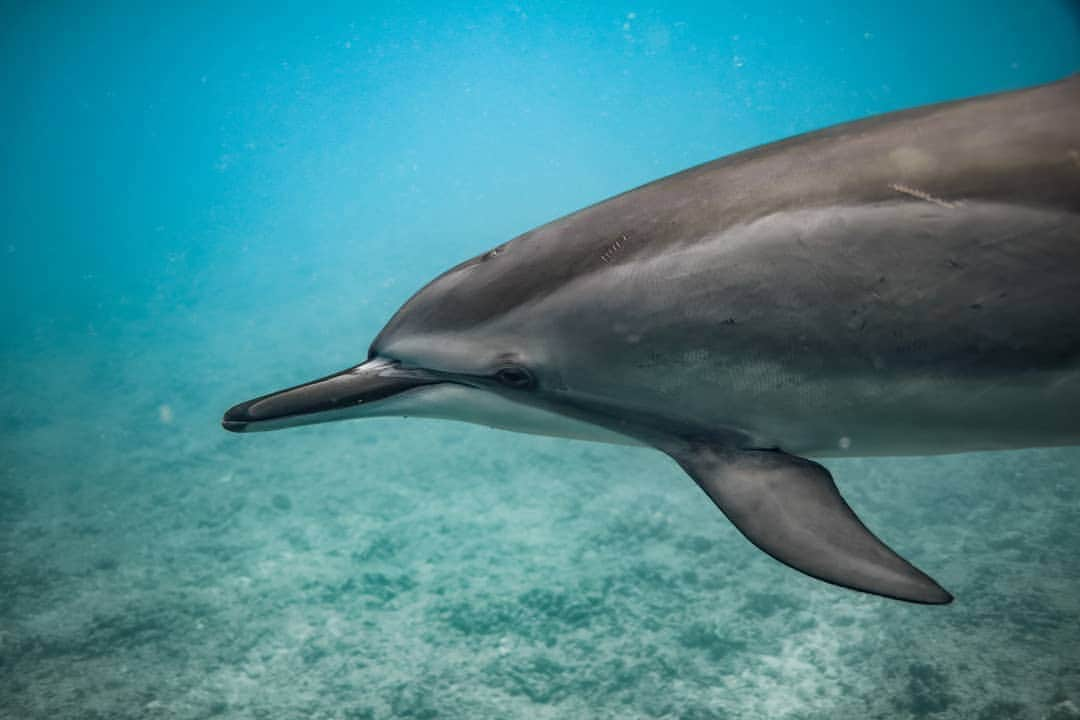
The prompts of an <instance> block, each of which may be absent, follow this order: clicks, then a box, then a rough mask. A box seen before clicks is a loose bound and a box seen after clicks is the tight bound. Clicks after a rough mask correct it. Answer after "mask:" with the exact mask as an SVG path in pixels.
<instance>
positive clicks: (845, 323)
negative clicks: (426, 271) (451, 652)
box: [223, 75, 1080, 603]
mask: <svg viewBox="0 0 1080 720" xmlns="http://www.w3.org/2000/svg"><path fill="white" fill-rule="evenodd" d="M379 415H384V416H385V415H409V416H422V417H434V418H446V419H453V420H464V421H469V422H474V423H481V424H484V425H488V426H493V427H498V428H505V429H509V430H515V431H518V432H527V433H538V434H545V435H556V436H562V437H569V438H579V439H586V440H595V441H600V442H609V443H624V444H632V445H648V446H652V447H655V448H657V449H659V450H661V451H662V452H665V453H667V454H668V455H670V456H671V457H672V458H673V459H674V460H675V461H676V462H677V463H678V464H679V465H680V466H681V467H682V468H683V469H684V470H685V471H686V472H687V474H689V475H690V476H691V477H692V478H693V479H694V480H695V481H696V482H697V483H698V485H700V486H701V488H702V489H703V490H704V491H705V493H706V494H707V495H708V496H709V498H711V499H712V501H713V502H714V503H715V504H716V505H717V506H718V507H719V508H720V509H721V510H722V511H723V512H724V514H725V515H727V517H728V518H729V519H730V520H731V521H732V522H733V523H734V524H735V525H736V526H737V527H738V529H739V530H740V531H741V532H742V533H743V534H744V535H745V536H746V537H747V538H748V539H749V540H750V541H751V542H753V543H754V544H755V545H757V546H758V547H760V548H761V549H762V550H764V551H765V552H767V553H769V554H770V555H772V556H773V557H774V558H776V559H777V560H779V561H781V562H783V563H785V564H787V565H789V566H791V567H793V568H795V569H797V570H800V571H802V572H804V573H807V574H809V575H811V576H813V577H816V578H819V579H821V580H825V581H827V582H830V583H834V584H837V585H841V586H845V587H848V588H853V589H856V590H861V591H864V592H869V593H876V594H879V595H884V596H887V597H892V598H897V599H900V600H906V601H911V602H918V603H947V602H949V601H951V600H952V596H951V595H950V594H949V593H948V592H946V591H945V590H944V589H942V587H941V586H939V585H938V584H937V583H936V582H935V581H934V580H932V579H931V578H930V577H928V576H927V575H925V574H924V573H922V572H921V571H919V570H918V569H916V568H915V567H913V566H912V565H911V564H909V563H908V562H907V561H905V560H904V559H903V558H901V557H900V556H899V555H897V554H896V553H895V552H893V551H892V550H891V549H890V548H889V547H887V546H886V545H885V544H884V543H883V542H881V541H880V540H879V539H878V538H876V537H875V536H874V535H873V534H872V533H871V532H870V531H869V530H867V528H866V527H865V526H864V525H863V524H862V522H860V520H859V518H858V517H857V516H856V515H855V513H854V512H853V511H852V510H851V508H850V507H849V506H848V505H847V503H846V502H844V500H843V498H842V497H841V496H840V494H839V492H838V490H837V488H836V485H835V484H834V482H833V479H832V477H831V476H830V474H829V472H828V470H826V469H825V468H824V467H822V466H821V465H820V464H818V463H816V462H813V461H811V460H808V459H806V456H810V457H817V458H820V457H829V456H868V455H912V454H914V455H924V454H935V453H955V452H967V451H977V450H993V449H1006V448H1024V447H1036V446H1058V445H1077V444H1080V75H1077V76H1072V77H1070V78H1067V79H1065V80H1062V81H1059V82H1056V83H1052V84H1048V85H1043V86H1039V87H1034V88H1029V89H1024V90H1019V91H1014V92H1007V93H1002V94H997V95H990V96H985V97H978V98H973V99H968V100H962V101H958V102H950V103H944V104H939V105H932V106H928V107H922V108H916V109H912V110H905V111H902V112H895V113H890V114H887V115H882V116H878V117H873V118H869V119H865V120H860V121H857V122H852V123H847V124H843V125H838V126H835V127H830V128H827V129H824V130H820V131H817V132H813V133H809V134H806V135H801V136H798V137H794V138H791V139H788V140H784V141H782V142H777V143H774V144H770V145H765V146H763V147H758V148H755V149H751V150H748V151H746V152H742V153H738V154H735V155H732V156H729V157H725V158H721V159H719V160H716V161H714V162H710V163H707V164H705V165H700V166H698V167H694V168H691V169H689V170H686V171H684V172H681V173H678V174H676V175H672V176H670V177H666V178H663V179H661V180H658V181H656V182H653V183H650V184H648V185H644V186H642V187H639V188H637V189H635V190H631V191H630V192H627V193H624V194H622V195H619V196H617V197H614V198H611V199H609V200H607V201H605V202H602V203H599V204H597V205H593V206H591V207H588V208H585V209H583V210H580V211H578V212H575V213H573V214H571V215H568V216H566V217H564V218H562V219H559V220H556V221H554V222H551V223H549V224H547V225H544V226H542V227H539V228H537V229H535V230H531V231H529V232H527V233H525V234H523V235H521V236H519V237H517V238H514V239H513V240H512V241H510V242H508V243H506V244H504V245H500V246H499V247H496V248H495V249H493V250H491V251H489V252H487V253H484V254H483V255H481V256H479V257H476V258H473V259H472V260H468V261H466V262H464V263H462V264H460V265H458V266H457V267H455V268H453V269H451V270H449V271H447V272H445V273H444V274H442V275H440V276H439V277H437V278H436V279H435V280H433V281H431V282H430V283H429V284H428V285H427V286H426V287H424V288H423V289H421V290H420V291H419V292H418V293H416V295H414V296H413V297H412V299H410V300H409V301H408V302H407V303H405V305H404V306H403V307H402V308H401V309H400V310H399V311H398V312H397V313H396V314H395V315H394V316H393V318H391V320H390V322H389V323H388V324H387V326H386V327H385V328H384V329H383V330H382V332H381V333H380V334H379V336H378V337H377V338H376V339H375V341H374V343H373V344H372V346H371V350H370V353H369V355H368V359H367V360H366V361H365V362H363V363H361V364H359V365H357V366H356V367H353V368H350V369H348V370H345V371H343V372H341V373H338V374H336V375H332V376H330V377H327V378H323V379H321V380H316V381H314V382H310V383H307V384H305V385H300V386H297V387H294V388H290V389H287V390H282V391H280V392H276V393H272V394H270V395H265V396H263V397H260V398H256V399H254V400H249V401H248V402H245V403H241V404H239V405H237V406H235V407H233V408H232V409H230V410H229V411H228V412H227V413H226V414H225V417H224V420H223V425H224V427H225V428H226V429H227V430H233V431H237V432H243V431H253V430H264V429H273V428H282V427H289V426H294V425H302V424H308V423H318V422H326V421H331V420H341V419H346V418H360V417H372V416H379Z"/></svg>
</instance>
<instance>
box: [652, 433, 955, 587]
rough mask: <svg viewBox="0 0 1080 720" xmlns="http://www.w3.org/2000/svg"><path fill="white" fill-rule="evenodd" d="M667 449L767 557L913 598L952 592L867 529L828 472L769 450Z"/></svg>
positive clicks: (843, 583)
mask: <svg viewBox="0 0 1080 720" xmlns="http://www.w3.org/2000/svg"><path fill="white" fill-rule="evenodd" d="M669 454H670V455H671V456H672V457H673V458H674V459H675V460H676V462H678V463H679V465H681V466H682V468H683V469H684V470H686V472H687V473H689V474H690V477H692V478H694V480H695V481H696V482H697V484H698V485H700V486H701V489H702V490H704V491H705V493H706V494H707V495H708V496H709V497H710V498H712V501H713V502H714V503H716V505H717V507H719V508H720V509H721V510H722V511H723V512H724V514H725V515H727V516H728V518H729V519H730V520H731V521H732V522H733V523H734V524H735V527H737V528H738V529H739V531H740V532H742V534H743V535H745V536H746V537H747V539H748V540H750V542H752V543H754V544H755V545H757V546H758V547H759V548H761V549H762V550H764V551H765V552H767V553H769V554H770V555H772V556H773V557H774V558H776V559H777V560H779V561H780V562H782V563H784V564H785V565H789V566H791V567H793V568H795V569H796V570H799V571H800V572H804V573H806V574H807V575H810V576H812V577H815V578H818V579H820V580H824V581H826V582H830V583H833V584H836V585H841V586H843V587H848V588H851V589H853V590H861V591H863V592H868V593H874V594H876V595H884V596H886V597H891V598H896V599H898V600H906V601H908V602H916V603H930V604H943V603H948V602H951V601H952V595H950V594H949V593H948V592H946V591H945V590H944V589H943V588H942V587H941V586H940V585H938V584H937V583H936V582H934V580H932V579H931V578H930V577H929V576H928V575H926V574H925V573H923V572H922V571H920V570H919V569H918V568H916V567H914V566H913V565H911V564H910V563H909V562H907V561H906V560H904V559H903V558H902V557H900V556H899V555H897V554H896V553H895V552H893V551H892V550H891V549H889V547H888V546H886V545H885V544H884V543H883V542H881V541H880V540H878V539H877V538H876V537H875V536H874V534H873V533H871V532H870V531H869V530H867V529H866V526H865V525H863V524H862V522H861V521H860V520H859V518H858V516H856V515H855V513H854V512H853V511H852V509H851V508H850V507H849V506H848V504H847V503H846V502H844V498H842V497H841V496H840V492H839V491H838V490H837V488H836V484H835V483H834V482H833V479H832V476H831V475H830V474H829V471H828V470H826V469H825V468H824V467H822V466H821V465H819V464H817V463H816V462H813V461H811V460H806V459H805V458H800V457H795V456H794V455H788V454H786V453H783V452H779V451H773V450H744V451H730V450H722V449H718V448H713V447H709V446H705V447H702V446H693V447H691V448H689V449H685V450H677V451H674V452H672V451H669Z"/></svg>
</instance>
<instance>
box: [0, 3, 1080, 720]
mask: <svg viewBox="0 0 1080 720" xmlns="http://www.w3.org/2000/svg"><path fill="white" fill-rule="evenodd" d="M852 5H854V4H852ZM870 5H876V4H867V7H863V8H851V7H845V6H844V4H834V3H824V2H821V3H811V2H806V3H794V2H792V3H770V4H768V7H767V8H763V7H761V6H760V4H757V3H745V2H744V3H702V4H695V3H679V2H673V3H663V4H655V5H649V4H641V3H619V4H614V3H603V4H589V5H588V6H586V7H582V6H580V5H578V4H574V3H565V4H563V3H548V4H533V3H527V2H525V3H516V4H513V3H510V4H497V3H490V4H489V3H470V4H460V5H456V4H449V5H448V4H444V3H438V4H436V3H432V4H430V5H428V6H425V5H408V6H406V5H401V4H398V3H378V4H377V3H364V4H346V3H337V4H328V5H320V4H317V3H312V4H310V7H309V6H303V5H291V6H286V5H281V6H278V7H276V8H266V7H260V6H250V7H248V6H243V5H236V6H234V7H232V8H231V9H228V10H225V11H222V10H221V9H217V8H213V7H211V6H209V5H206V7H196V8H188V9H185V10H182V11H181V10H175V11H165V10H161V9H159V8H157V7H156V6H155V5H153V4H150V3H147V4H144V5H139V4H119V3H117V4H113V5H111V6H109V7H107V8H106V7H100V8H97V9H91V8H90V6H89V5H86V4H68V5H64V4H61V3H52V4H48V5H45V4H36V5H32V6H31V5H24V6H23V7H15V6H12V7H9V9H8V12H7V13H6V22H5V23H3V27H2V28H0V38H2V39H0V51H2V56H0V60H2V67H3V68H4V71H3V73H2V74H0V83H2V90H3V97H4V98H5V99H6V102H5V103H4V111H3V112H2V113H0V121H2V123H3V126H2V130H3V135H2V136H3V138H4V141H5V142H4V143H3V153H4V162H3V163H2V164H0V172H2V173H3V174H2V176H0V178H2V180H0V182H2V185H3V192H2V193H0V203H2V208H0V209H2V212H0V218H2V219H0V222H2V227H3V237H2V239H0V258H2V259H3V260H2V263H0V273H2V278H0V280H2V285H0V287H2V292H3V301H2V304H0V309H2V312H3V316H2V318H0V322H2V323H3V330H4V332H3V338H4V340H3V343H2V345H0V363H2V365H0V367H2V374H0V395H2V397H3V398H4V401H3V403H2V404H0V438H2V439H0V460H2V463H0V469H2V473H3V474H2V477H0V717H4V718H8V717H10V718H129V717H130V718H159V717H160V718H204V717H222V718H398V717H401V718H406V717H409V718H487V717H490V718H511V717H513V718H586V717H587V718H593V717H595V718H615V717H618V718H627V717H655V718H685V719H688V720H689V719H691V718H693V719H699V718H701V719H704V718H893V717H898V718H920V717H931V718H982V719H990V718H1032V719H1042V718H1054V719H1055V720H1060V719H1061V718H1075V717H1080V709H1078V708H1080V649H1078V648H1080V623H1078V622H1077V618H1078V616H1080V559H1078V558H1077V553H1076V548H1077V547H1080V529H1078V520H1080V450H1077V449H1054V450H1038V451H1022V452H1010V453H993V454H977V455H959V456H949V457H934V458H904V459H855V460H843V461H831V462H830V463H829V467H830V469H832V470H833V472H834V474H835V476H836V479H837V482H838V484H839V485H840V486H841V488H842V489H843V491H844V494H845V496H846V497H848V499H849V500H850V502H851V504H852V505H853V506H854V507H855V508H856V509H857V510H858V511H859V513H860V515H861V516H862V517H863V518H864V519H865V520H866V521H867V524H868V525H869V526H870V527H872V528H874V529H875V531H876V532H877V533H878V534H879V535H881V536H882V537H883V538H885V539H886V540H887V541H888V542H889V543H890V544H892V545H893V546H894V547H896V548H897V549H899V550H900V551H901V552H902V553H903V554H904V555H905V556H907V557H909V558H911V559H912V560H913V561H914V562H916V564H918V565H919V566H920V567H922V568H924V569H926V570H927V571H928V572H930V574H932V575H933V576H934V577H935V578H936V579H938V580H939V581H941V582H942V584H943V585H945V586H946V587H947V588H948V589H949V590H950V591H952V592H953V593H954V594H955V595H956V597H957V601H956V602H955V603H954V604H953V605H951V606H947V607H922V606H912V605H907V604H902V603H898V602H893V601H889V600H884V599H881V598H876V597H870V596H865V595H860V594H856V593H853V592H848V591H844V590H841V589H838V588H835V587H831V586H827V585H825V584H823V583H819V582H816V581H814V580H811V579H809V578H807V577H804V576H802V575H799V574H797V573H794V572H792V571H790V570H788V569H786V568H784V567H782V566H781V565H779V564H778V563H776V562H774V561H772V560H770V559H769V558H768V557H766V556H764V555H763V554H762V553H760V552H759V551H757V550H756V549H754V548H753V547H751V546H750V545H749V544H748V543H747V542H746V541H745V540H744V539H743V538H742V537H741V536H740V535H739V534H738V532H737V531H736V530H735V529H734V528H733V527H731V526H730V525H729V524H728V523H727V521H726V520H725V519H724V518H723V516H722V515H721V514H720V513H719V512H717V511H716V510H715V508H714V507H713V506H712V505H711V504H710V503H709V502H708V501H707V499H706V498H704V496H702V494H701V492H700V491H699V490H698V489H697V488H696V487H694V486H693V483H692V482H690V481H689V480H688V479H687V478H686V477H685V475H684V474H683V473H681V472H680V471H679V470H678V468H677V467H676V466H675V465H674V464H673V463H672V462H671V461H669V460H668V459H666V458H665V457H664V456H662V455H660V454H659V453H656V452H653V451H648V450H644V449H631V448H621V447H609V446H604V445H595V444H587V443H581V442H572V441H565V440H556V439H548V438H540V437H531V436H524V435H515V434H510V433H504V432H498V431H495V430H489V429H485V428H481V427H473V426H468V425H463V424H456V423H447V422H442V423H440V422H435V421H421V420H392V419H380V420H367V421H360V422H353V423H340V424H336V425H335V424H331V425H321V426H314V427H306V428H298V429H295V430H290V431H286V432H281V433H272V434H259V435H251V436H235V435H230V434H227V433H225V432H223V431H222V430H221V428H220V426H219V420H220V416H221V413H222V411H223V410H224V409H225V408H227V407H228V406H229V405H231V404H233V403H235V402H237V401H240V400H243V399H246V398H249V397H252V396H254V395H257V394H261V393H263V392H266V391H269V390H272V389H276V388H279V387H284V386H287V385H291V384H295V383H297V382H301V381H304V380H307V379H310V378H313V377H317V376H320V375H324V374H326V373H329V372H333V371H336V370H339V369H342V368H344V367H347V366H349V365H352V364H355V363H356V362H358V361H360V360H362V359H364V358H365V356H366V354H367V348H368V344H369V343H370V341H371V339H372V338H373V337H374V335H375V334H376V333H377V332H378V330H379V329H380V328H381V326H382V324H383V323H384V322H385V321H386V320H387V319H388V318H389V316H390V314H391V313H392V312H393V311H394V310H395V309H396V308H397V307H398V306H399V305H400V304H401V303H402V302H403V301H404V300H405V299H406V298H407V297H408V296H409V295H410V294H411V293H412V292H413V291H415V290H416V289H417V288H418V287H419V286H420V285H421V284H422V283H424V282H426V281H427V280H428V279H430V278H431V277H432V276H434V275H435V274H437V273H438V272H440V271H442V270H444V269H445V268H447V267H449V266H450V265H452V264H455V263H456V262H458V261H460V260H462V259H464V258H466V257H470V256H472V255H475V254H477V253H479V252H481V251H483V250H486V249H487V248H489V247H491V246H494V245H496V244H498V243H499V242H502V241H504V240H506V239H508V238H510V237H512V236H514V235H516V234H518V233H520V232H522V231H524V230H526V229H529V228H530V227H532V226H534V225H537V224H539V223H541V222H544V221H546V220H550V219H552V218H555V217H558V216H560V215H563V214H565V213H567V212H569V211H571V210H574V209H576V208H579V207H581V206H583V205H586V204H589V203H592V202H595V201H598V200H601V199H603V198H605V197H607V196H609V195H611V194H614V193H616V192H620V191H622V190H625V189H628V188H630V187H633V186H635V185H638V184H640V183H642V182H645V181H648V180H650V179H653V178H656V177H659V176H661V175H664V174H667V173H670V172H673V171H676V170H679V169H681V168H684V167H687V166H689V165H693V164H695V163H698V162H702V161H705V160H708V159H711V158H714V157H717V156H720V155H723V154H726V153H730V152H734V151H736V150H739V149H742V148H745V147H749V146H752V145H755V144H759V143H763V142H767V141H770V140H774V139H778V138H780V137H784V136H787V135H791V134H793V133H798V132H801V131H805V130H810V129H813V128H817V127H820V126H823V125H827V124H830V123H834V122H838V121H842V120H847V119H852V118H856V117H862V116H865V115H868V114H872V113H876V112H882V111H886V110H891V109H896V108H902V107H908V106H912V105H918V104H922V103H927V102H932V101H938V100H944V99H950V98H956V97H963V96H968V95H975V94H980V93H985V92H991V91H996V90H1004V89H1011V88H1017V87H1022V86H1025V85H1030V84H1034V83H1038V82H1044V81H1049V80H1054V79H1057V78H1059V77H1062V76H1064V75H1066V74H1068V73H1071V72H1075V71H1077V70H1078V69H1080V8H1078V7H1077V6H1076V4H1074V3H1070V2H1049V1H1044V2H1029V3H1024V4H1021V3H1002V4H1001V8H995V7H994V6H992V5H987V4H986V3H974V2H971V3H947V2H934V3H930V2H909V3H902V4H896V5H895V6H893V7H884V6H883V7H870Z"/></svg>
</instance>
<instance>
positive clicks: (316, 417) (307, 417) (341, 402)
mask: <svg viewBox="0 0 1080 720" xmlns="http://www.w3.org/2000/svg"><path fill="white" fill-rule="evenodd" d="M437 382H441V381H440V380H439V379H437V378H435V377H434V376H432V375H431V374H430V373H428V372H426V371H424V370H416V369H408V368H402V367H401V366H399V365H398V364H397V363H396V362H393V361H390V360H385V359H382V358H376V359H374V360H369V361H367V362H365V363H361V364H360V365H357V366H356V367H352V368H349V369H348V370H343V371H341V372H339V373H335V374H333V375H329V376H327V377H324V378H321V379H319V380H312V381H311V382H309V383H304V384H303V385H297V386H296V387H291V388H287V389H285V390H279V391H277V392H273V393H270V394H269V395H263V396H261V397H257V398H255V399H254V400H248V401H247V402H242V403H240V404H239V405H234V406H233V407H231V408H229V410H228V411H227V412H226V413H225V417H223V418H222V420H221V426H222V427H223V428H225V429H226V430H230V431H232V432H254V431H257V430H276V429H278V428H283V427H293V426H296V425H311V424H314V423H321V422H330V421H332V420H341V419H345V418H348V417H354V416H357V415H362V414H365V413H364V412H363V410H366V409H367V408H365V407H364V406H365V405H367V404H369V403H373V402H375V401H377V400H382V399H384V398H388V397H391V396H393V395H398V394H400V393H403V392H405V391H407V390H411V389H413V388H416V387H420V386H423V385H432V384H434V383H437Z"/></svg>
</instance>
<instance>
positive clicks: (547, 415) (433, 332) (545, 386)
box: [222, 227, 637, 443]
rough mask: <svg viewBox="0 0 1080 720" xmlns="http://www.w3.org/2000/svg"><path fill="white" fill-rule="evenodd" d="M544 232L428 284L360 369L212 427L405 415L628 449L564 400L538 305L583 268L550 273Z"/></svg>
mask: <svg viewBox="0 0 1080 720" xmlns="http://www.w3.org/2000/svg"><path fill="white" fill-rule="evenodd" d="M548 232H550V229H549V228H547V227H544V228H539V229H538V230H535V231H533V232H532V233H529V234H527V235H525V236H521V237H519V238H517V239H515V240H514V241H512V242H509V243H506V244H504V245H500V246H499V247H496V248H494V249H492V250H490V251H488V252H486V253H484V254H482V255H479V256H477V257H475V258H472V259H471V260H468V261H466V262H464V263H461V264H460V265H458V266H456V267H454V268H452V269H450V270H448V271H447V272H445V273H443V274H442V275H440V276H438V277H437V278H435V279H434V280H433V281H431V282H430V283H428V284H427V285H426V286H425V287H423V288H422V289H421V290H420V291H419V292H417V293H416V294H415V295H414V296H413V297H412V298H411V299H410V300H409V301H408V302H406V303H405V305H403V306H402V307H401V309H399V310H398V311H397V313H395V314H394V316H393V317H392V318H391V320H390V322H389V323H387V325H386V327H385V328H383V330H382V331H381V332H380V333H379V335H378V336H377V337H376V338H375V340H374V342H373V343H372V345H371V348H370V351H369V353H368V359H367V360H366V361H365V362H362V363H360V364H358V365H356V366H354V367H351V368H348V369H346V370H343V371H341V372H338V373H335V374H333V375H330V376H327V377H324V378H321V379H318V380H314V381H311V382H308V383H305V384H303V385H298V386H295V387H292V388H287V389H285V390H280V391H277V392H273V393H270V394H268V395H263V396H261V397H258V398H254V399H252V400H249V401H247V402H243V403H240V404H238V405H235V406H234V407H232V408H230V409H229V410H228V411H227V412H226V413H225V416H224V418H223V420H222V425H223V426H224V428H225V429H226V430H231V431H234V432H251V431H259V430H274V429H278V428H283V427H292V426H297V425H308V424H313V423H322V422H331V421H336V420H344V419H352V418H360V417H376V416H416V417H432V418H441V419H450V420H462V421H466V422H473V423H479V424H482V425H487V426H491V427H498V428H503V429H508V430H514V431H517V432H526V433H534V434H542V435H555V436H560V437H573V438H581V439H590V440H598V441H602V442H617V443H636V442H637V441H635V440H632V439H629V438H627V437H625V436H623V435H620V434H619V433H618V432H612V431H611V430H610V429H609V428H605V427H601V426H600V425H597V424H596V423H595V422H593V421H592V418H591V417H586V416H587V415H588V413H585V412H583V411H582V410H581V409H580V408H578V407H577V405H576V404H575V402H574V401H573V395H572V393H570V392H569V391H568V390H569V389H568V387H567V385H566V382H565V375H566V371H567V369H568V367H569V365H567V364H566V363H565V362H564V361H565V360H566V359H567V357H571V356H573V354H574V353H573V351H572V348H571V347H568V343H567V342H566V336H567V333H566V328H565V322H564V323H563V327H561V328H560V327H559V325H558V321H557V318H558V316H559V314H560V313H559V312H558V310H557V308H555V307H544V308H543V309H541V308H540V306H541V305H542V304H543V303H548V304H549V305H550V303H551V300H552V298H553V297H558V296H559V294H560V290H561V289H562V288H564V287H565V286H566V285H567V284H570V283H572V282H573V281H574V280H575V279H576V278H577V277H579V276H580V275H581V274H582V273H583V271H584V270H587V269H588V268H586V267H584V266H583V264H581V263H578V264H577V265H575V264H573V263H560V264H556V265H555V266H552V264H551V263H550V262H548V261H549V257H547V256H548V255H550V247H548V248H545V243H543V242H541V240H542V238H539V237H536V236H537V235H544V234H546V233H548ZM564 249H565V248H564ZM564 254H565V253H564ZM571 335H572V333H571ZM563 351H566V352H563Z"/></svg>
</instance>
